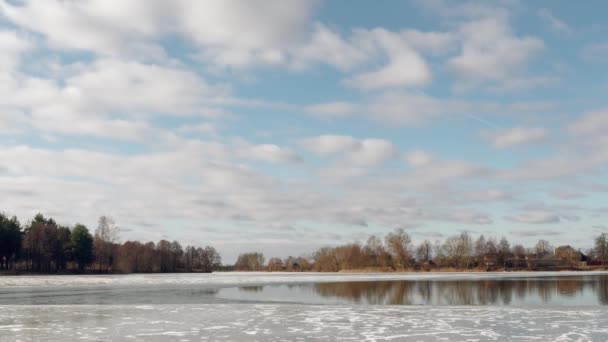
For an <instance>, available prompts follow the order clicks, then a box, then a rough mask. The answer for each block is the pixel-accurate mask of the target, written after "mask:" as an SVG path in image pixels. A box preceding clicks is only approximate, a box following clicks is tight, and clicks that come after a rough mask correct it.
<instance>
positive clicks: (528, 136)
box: [482, 127, 547, 148]
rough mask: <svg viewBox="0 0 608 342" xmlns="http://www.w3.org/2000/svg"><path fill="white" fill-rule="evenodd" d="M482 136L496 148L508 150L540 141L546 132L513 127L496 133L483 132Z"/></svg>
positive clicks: (544, 130)
mask: <svg viewBox="0 0 608 342" xmlns="http://www.w3.org/2000/svg"><path fill="white" fill-rule="evenodd" d="M482 136H483V137H485V138H487V139H488V140H490V143H491V144H492V146H494V147H496V148H508V147H513V146H517V145H525V144H530V143H535V142H539V141H542V140H543V139H545V138H546V137H547V130H546V129H544V128H538V127H514V128H508V129H503V130H498V131H484V132H482Z"/></svg>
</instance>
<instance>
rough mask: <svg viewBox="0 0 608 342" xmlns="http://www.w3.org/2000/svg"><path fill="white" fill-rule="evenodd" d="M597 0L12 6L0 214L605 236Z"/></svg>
mask: <svg viewBox="0 0 608 342" xmlns="http://www.w3.org/2000/svg"><path fill="white" fill-rule="evenodd" d="M607 10H608V8H607V5H606V3H605V2H604V1H590V2H586V3H585V6H580V4H579V5H578V6H577V4H576V3H574V2H571V1H536V2H523V1H496V2H491V3H490V2H487V1H479V2H476V1H435V0H433V1H385V2H381V3H378V2H374V3H372V2H367V1H331V2H330V1H298V0H293V1H278V0H277V1H273V0H267V1H219V0H218V1H186V0H177V1H172V2H166V1H160V0H158V1H156V0H155V1H150V0H146V1H143V0H133V1H125V2H120V3H118V2H109V1H101V0H92V1H48V0H44V1H42V0H39V1H36V0H27V1H8V0H1V1H0V49H1V50H2V51H3V57H2V59H1V60H0V92H1V94H2V96H1V97H0V111H1V112H0V188H2V189H3V193H4V196H2V197H1V198H0V210H2V211H4V212H6V213H7V214H10V215H12V214H15V215H18V216H19V217H20V218H21V219H22V220H26V219H28V218H30V217H32V216H33V215H34V214H35V213H37V212H43V213H45V214H47V215H50V216H53V217H55V218H56V219H57V220H58V221H59V222H61V223H63V224H67V225H73V224H75V223H76V222H82V223H85V224H87V225H89V226H90V227H91V228H94V227H95V222H96V218H97V217H99V216H100V215H109V216H112V217H114V219H115V221H116V222H117V223H118V224H119V226H120V227H121V228H122V239H123V240H127V239H142V240H159V239H161V238H168V239H171V240H173V239H176V240H178V241H181V242H182V243H184V244H187V243H195V244H211V245H214V246H217V247H218V249H219V250H220V251H221V252H222V254H223V255H224V258H225V260H227V261H232V260H233V259H234V257H235V255H236V254H237V253H238V252H239V251H248V250H261V251H263V252H265V253H266V254H267V255H269V256H270V255H279V256H287V255H289V254H295V255H299V254H305V253H309V252H310V251H312V250H314V249H315V248H317V247H319V246H322V245H334V244H339V243H343V242H347V241H352V240H359V241H364V240H365V238H366V237H367V236H368V235H370V234H380V235H384V234H386V233H387V232H389V231H391V230H393V229H395V228H405V229H407V231H408V232H409V233H410V234H411V235H412V237H413V239H414V241H415V242H420V241H422V240H424V239H429V240H436V239H443V238H445V237H447V236H449V235H451V234H456V233H458V232H460V231H465V230H466V231H469V232H471V233H472V234H475V235H478V234H485V235H490V236H496V237H502V236H505V237H507V238H509V239H511V240H512V242H513V243H515V242H521V243H524V244H526V245H532V244H534V243H535V241H536V240H538V239H539V238H548V239H549V240H550V241H551V242H552V243H554V244H556V245H557V244H563V243H569V244H572V245H575V246H576V247H580V248H586V247H590V245H591V241H592V238H593V237H594V236H595V235H597V234H599V233H600V232H602V231H607V230H608V228H607V225H608V223H606V222H605V216H606V213H608V202H607V201H606V199H607V198H606V191H608V182H607V181H606V173H605V171H606V163H607V162H608V140H607V139H606V137H605V132H606V131H608V109H607V106H606V97H605V94H606V93H607V92H608V82H607V81H606V80H607V77H606V76H607V70H608V68H607V65H608V39H606V37H607V36H608V35H607V33H608V24H606V22H605V18H604V17H603V14H604V13H606V11H607Z"/></svg>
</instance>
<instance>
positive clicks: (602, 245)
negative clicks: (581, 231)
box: [593, 233, 608, 265]
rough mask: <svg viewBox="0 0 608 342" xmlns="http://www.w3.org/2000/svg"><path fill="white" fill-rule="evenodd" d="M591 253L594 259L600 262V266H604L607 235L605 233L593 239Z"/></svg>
mask: <svg viewBox="0 0 608 342" xmlns="http://www.w3.org/2000/svg"><path fill="white" fill-rule="evenodd" d="M594 242H595V243H594V248H593V252H594V254H595V257H596V258H597V259H598V260H600V261H601V262H602V265H606V260H607V259H608V235H607V234H606V233H602V234H600V235H599V236H598V237H596V238H595V241H594Z"/></svg>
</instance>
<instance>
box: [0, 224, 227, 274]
mask: <svg viewBox="0 0 608 342" xmlns="http://www.w3.org/2000/svg"><path fill="white" fill-rule="evenodd" d="M119 232H120V229H119V228H118V226H117V225H116V224H115V222H114V221H113V220H112V218H110V217H107V216H102V217H100V218H99V221H98V226H97V227H96V229H95V231H94V232H93V233H92V232H91V231H90V230H89V229H88V228H87V227H86V226H84V225H82V224H76V225H74V226H73V227H65V226H62V225H59V224H57V223H56V222H55V220H53V219H52V218H48V219H47V218H45V217H44V216H43V215H42V214H38V215H36V216H35V217H34V218H33V220H31V221H30V222H29V223H27V224H25V225H22V224H21V223H20V222H19V220H18V219H17V218H16V217H12V218H9V217H7V216H6V215H4V214H1V213H0V271H3V272H5V273H24V272H25V273H156V272H162V273H169V272H212V271H214V270H216V269H218V268H219V267H220V266H221V257H220V255H219V253H218V252H217V251H216V250H215V248H213V247H210V246H206V247H197V246H187V247H186V248H183V247H182V245H181V244H180V243H179V242H177V241H172V242H171V241H167V240H161V241H158V242H157V243H154V242H152V241H150V242H140V241H126V242H124V243H119Z"/></svg>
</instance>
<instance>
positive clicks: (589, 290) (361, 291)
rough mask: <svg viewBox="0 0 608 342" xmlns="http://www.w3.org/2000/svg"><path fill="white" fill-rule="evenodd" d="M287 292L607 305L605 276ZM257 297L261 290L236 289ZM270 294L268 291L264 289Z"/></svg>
mask: <svg viewBox="0 0 608 342" xmlns="http://www.w3.org/2000/svg"><path fill="white" fill-rule="evenodd" d="M286 286H287V288H288V289H289V290H290V291H301V292H305V291H307V290H310V289H312V290H313V291H314V293H315V294H316V295H319V296H321V297H324V298H328V299H329V298H339V299H343V300H346V301H347V302H351V303H357V304H371V305H511V304H514V303H513V302H519V303H524V302H525V303H534V302H538V303H548V302H552V301H557V302H558V301H559V299H560V298H565V297H566V298H567V297H575V296H579V295H585V296H595V297H596V298H597V301H598V302H599V303H600V304H602V305H608V276H606V275H602V276H594V277H589V278H584V277H583V278H579V277H574V278H571V279H568V278H562V279H540V278H539V279H510V280H454V281H433V280H429V281H425V280H419V281H373V282H337V283H318V284H299V285H286ZM239 290H240V291H244V292H250V293H251V292H255V293H261V292H263V291H264V287H262V286H244V287H239ZM268 290H269V291H270V292H272V288H269V289H268Z"/></svg>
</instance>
